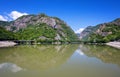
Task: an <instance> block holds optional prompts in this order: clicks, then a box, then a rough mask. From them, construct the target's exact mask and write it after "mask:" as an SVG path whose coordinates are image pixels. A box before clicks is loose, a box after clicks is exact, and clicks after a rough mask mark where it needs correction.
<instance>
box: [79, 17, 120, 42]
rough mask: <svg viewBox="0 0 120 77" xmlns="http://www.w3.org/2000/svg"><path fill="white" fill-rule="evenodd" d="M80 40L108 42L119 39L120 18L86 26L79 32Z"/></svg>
mask: <svg viewBox="0 0 120 77" xmlns="http://www.w3.org/2000/svg"><path fill="white" fill-rule="evenodd" d="M80 39H81V40H82V41H90V42H109V41H117V40H119V39H120V18H118V19H116V20H114V21H112V22H108V23H103V24H99V25H97V26H92V27H87V28H86V29H85V30H84V31H83V32H82V33H81V34H80Z"/></svg>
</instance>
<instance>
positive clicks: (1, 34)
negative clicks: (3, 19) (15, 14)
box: [0, 26, 15, 40]
mask: <svg viewBox="0 0 120 77" xmlns="http://www.w3.org/2000/svg"><path fill="white" fill-rule="evenodd" d="M14 39H15V35H14V34H13V33H12V32H10V31H7V30H6V29H5V28H3V27H1V26H0V40H14Z"/></svg>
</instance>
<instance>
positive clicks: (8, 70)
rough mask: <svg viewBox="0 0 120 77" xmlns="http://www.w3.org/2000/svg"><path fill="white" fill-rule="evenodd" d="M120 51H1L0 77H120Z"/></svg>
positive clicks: (59, 47) (98, 48) (80, 47)
mask: <svg viewBox="0 0 120 77" xmlns="http://www.w3.org/2000/svg"><path fill="white" fill-rule="evenodd" d="M119 76H120V50H119V49H116V48H112V47H109V46H98V45H76V44H73V45H21V46H14V47H4V48H0V77H119Z"/></svg>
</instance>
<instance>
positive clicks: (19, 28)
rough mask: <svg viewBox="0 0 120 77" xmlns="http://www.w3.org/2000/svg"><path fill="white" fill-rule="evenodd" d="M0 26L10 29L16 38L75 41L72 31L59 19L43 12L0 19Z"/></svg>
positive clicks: (75, 37)
mask: <svg viewBox="0 0 120 77" xmlns="http://www.w3.org/2000/svg"><path fill="white" fill-rule="evenodd" d="M0 26H2V27H4V28H6V30H8V31H12V32H14V34H15V36H16V37H15V39H18V40H39V41H75V40H78V38H77V36H76V35H75V33H74V31H73V30H72V29H71V28H70V27H69V26H68V25H67V24H66V23H65V22H64V21H62V20H61V19H59V18H57V17H50V16H47V15H45V14H39V15H26V16H22V17H20V18H18V19H16V20H15V21H11V22H3V21H0Z"/></svg>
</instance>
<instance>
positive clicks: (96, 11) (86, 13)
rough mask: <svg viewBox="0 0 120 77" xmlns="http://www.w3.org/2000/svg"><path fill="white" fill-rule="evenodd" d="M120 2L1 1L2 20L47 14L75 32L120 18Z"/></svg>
mask: <svg viewBox="0 0 120 77" xmlns="http://www.w3.org/2000/svg"><path fill="white" fill-rule="evenodd" d="M119 5H120V0H0V20H2V21H11V20H15V19H17V18H18V17H20V16H22V15H28V14H39V13H46V14H47V15H49V16H56V17H59V18H61V19H62V20H64V21H65V22H66V23H67V24H68V25H69V26H70V27H71V28H72V29H73V30H74V31H75V32H77V33H78V32H81V31H82V30H83V29H84V28H86V27H87V26H91V25H92V26H95V25H97V24H100V23H103V22H109V21H112V20H114V19H116V18H120V8H119V7H120V6H119Z"/></svg>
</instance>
